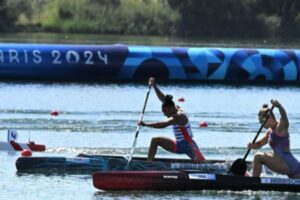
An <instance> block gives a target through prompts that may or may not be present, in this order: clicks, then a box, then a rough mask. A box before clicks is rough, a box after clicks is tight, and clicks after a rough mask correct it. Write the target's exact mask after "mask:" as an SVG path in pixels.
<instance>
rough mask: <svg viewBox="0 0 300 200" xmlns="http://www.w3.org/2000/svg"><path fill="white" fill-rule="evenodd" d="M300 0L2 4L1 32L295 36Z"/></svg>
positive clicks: (20, 0)
mask: <svg viewBox="0 0 300 200" xmlns="http://www.w3.org/2000/svg"><path fill="white" fill-rule="evenodd" d="M299 8H300V1H299V0H242V1H239V0H72V1H69V0H31V1H28V0H13V1H12V0H2V1H0V31H1V32H2V33H4V32H40V31H43V32H58V33H61V32H62V33H101V34H133V35H134V34H139V35H176V36H184V37H203V38H295V37H296V36H297V35H298V34H299V33H300V14H299V11H300V9H299Z"/></svg>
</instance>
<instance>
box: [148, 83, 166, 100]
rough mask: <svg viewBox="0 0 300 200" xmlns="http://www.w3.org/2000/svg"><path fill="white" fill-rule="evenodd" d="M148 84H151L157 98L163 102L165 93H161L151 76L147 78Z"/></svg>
mask: <svg viewBox="0 0 300 200" xmlns="http://www.w3.org/2000/svg"><path fill="white" fill-rule="evenodd" d="M149 84H150V85H152V87H153V88H154V91H155V93H156V96H157V97H158V99H159V100H160V101H161V102H163V101H164V100H165V95H164V93H162V92H161V91H160V89H159V88H158V86H157V85H156V80H155V78H153V77H151V78H150V79H149Z"/></svg>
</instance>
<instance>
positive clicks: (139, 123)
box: [137, 121, 146, 126]
mask: <svg viewBox="0 0 300 200" xmlns="http://www.w3.org/2000/svg"><path fill="white" fill-rule="evenodd" d="M137 124H138V125H139V126H146V123H145V122H143V121H138V123H137Z"/></svg>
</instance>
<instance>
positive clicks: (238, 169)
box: [230, 158, 247, 176]
mask: <svg viewBox="0 0 300 200" xmlns="http://www.w3.org/2000/svg"><path fill="white" fill-rule="evenodd" d="M246 170H247V163H246V161H245V160H244V159H241V158H239V159H237V160H235V161H234V162H233V164H232V165H231V168H230V172H232V173H233V174H235V175H241V176H244V175H245V173H246Z"/></svg>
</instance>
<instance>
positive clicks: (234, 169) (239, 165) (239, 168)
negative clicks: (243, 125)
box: [229, 101, 274, 176]
mask: <svg viewBox="0 0 300 200" xmlns="http://www.w3.org/2000/svg"><path fill="white" fill-rule="evenodd" d="M271 102H272V101H271ZM273 108H274V105H272V107H271V109H270V110H269V112H268V113H267V115H266V119H265V120H264V122H263V123H262V124H261V126H260V128H259V130H258V131H257V133H256V136H255V138H254V139H253V141H252V144H254V143H255V141H256V139H257V137H258V135H259V134H260V132H261V130H262V129H263V127H264V125H265V123H266V121H267V120H268V119H269V116H270V114H271V112H272V110H273ZM250 151H251V149H248V151H247V153H246V155H245V156H244V158H243V159H242V158H239V159H237V160H235V161H234V162H233V164H232V165H231V167H230V170H229V171H230V172H231V173H233V174H235V175H241V176H244V175H245V173H246V170H247V163H246V158H247V156H248V154H249V153H250Z"/></svg>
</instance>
